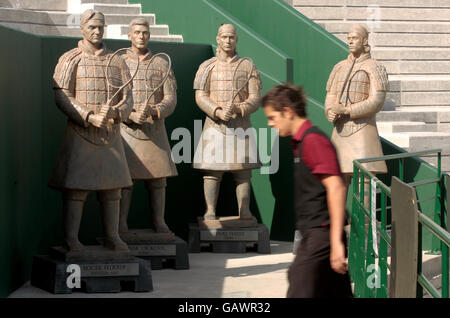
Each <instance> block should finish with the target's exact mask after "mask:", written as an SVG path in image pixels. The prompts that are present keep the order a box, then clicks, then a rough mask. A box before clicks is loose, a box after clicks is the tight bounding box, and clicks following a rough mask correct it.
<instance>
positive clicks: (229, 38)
mask: <svg viewBox="0 0 450 318" xmlns="http://www.w3.org/2000/svg"><path fill="white" fill-rule="evenodd" d="M216 40H217V44H218V45H219V47H220V49H221V50H222V51H224V52H226V53H234V52H235V51H236V43H237V37H236V33H234V32H229V31H226V30H225V31H224V32H222V33H220V34H219V35H217V38H216Z"/></svg>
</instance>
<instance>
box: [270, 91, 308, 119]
mask: <svg viewBox="0 0 450 318" xmlns="http://www.w3.org/2000/svg"><path fill="white" fill-rule="evenodd" d="M267 106H271V107H273V109H274V110H276V111H279V112H283V107H289V108H291V109H292V110H293V111H295V113H296V114H297V115H298V116H300V117H306V95H305V93H304V92H303V87H301V86H295V85H293V84H290V83H285V84H281V85H277V86H274V87H272V88H271V89H270V90H269V91H268V92H267V93H266V94H264V96H263V99H262V107H263V108H264V107H267Z"/></svg>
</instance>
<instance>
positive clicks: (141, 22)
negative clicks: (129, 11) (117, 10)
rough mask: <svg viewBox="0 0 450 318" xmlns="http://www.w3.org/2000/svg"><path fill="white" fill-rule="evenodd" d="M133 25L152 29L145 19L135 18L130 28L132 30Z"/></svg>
mask: <svg viewBox="0 0 450 318" xmlns="http://www.w3.org/2000/svg"><path fill="white" fill-rule="evenodd" d="M133 25H144V26H146V27H147V28H148V29H150V24H149V23H148V21H147V19H145V18H134V19H133V20H131V22H130V26H129V27H130V30H131V27H132V26H133Z"/></svg>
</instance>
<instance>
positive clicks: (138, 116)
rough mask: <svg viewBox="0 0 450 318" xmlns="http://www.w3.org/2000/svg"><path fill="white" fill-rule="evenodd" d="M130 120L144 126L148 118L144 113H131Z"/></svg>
mask: <svg viewBox="0 0 450 318" xmlns="http://www.w3.org/2000/svg"><path fill="white" fill-rule="evenodd" d="M129 118H130V120H131V121H132V122H134V123H136V124H138V125H142V124H143V123H145V121H146V120H147V116H146V114H145V113H144V112H143V111H137V112H131V114H130V117H129Z"/></svg>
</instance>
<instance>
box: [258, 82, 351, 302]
mask: <svg viewBox="0 0 450 318" xmlns="http://www.w3.org/2000/svg"><path fill="white" fill-rule="evenodd" d="M305 107H306V97H305V95H304V94H303V91H302V88H301V87H295V86H293V85H291V84H284V85H278V86H275V87H273V88H272V89H270V90H269V91H268V92H267V93H266V94H265V95H264V97H263V109H264V113H265V115H266V117H267V119H268V125H269V126H270V127H272V128H277V129H279V134H280V136H281V137H286V136H291V137H292V140H291V141H292V146H293V151H294V158H295V160H294V178H295V182H294V195H295V214H296V228H297V229H298V230H299V231H300V232H301V233H302V240H301V242H300V244H299V247H298V250H297V253H296V257H295V259H294V261H293V263H292V264H291V266H290V268H289V271H288V281H289V288H288V292H287V297H289V298H293V297H294V298H297V297H302V298H304V297H306V298H312V297H352V292H351V286H350V280H349V276H348V273H347V260H346V239H345V233H344V220H345V198H346V190H345V186H344V183H343V181H342V177H341V174H340V170H339V163H338V161H337V156H336V151H335V149H334V147H333V146H332V144H331V142H330V141H329V140H328V138H327V137H326V136H325V135H324V133H323V132H322V131H321V130H320V129H318V128H317V127H315V126H312V125H311V122H310V121H309V120H308V119H307V116H306V111H305Z"/></svg>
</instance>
